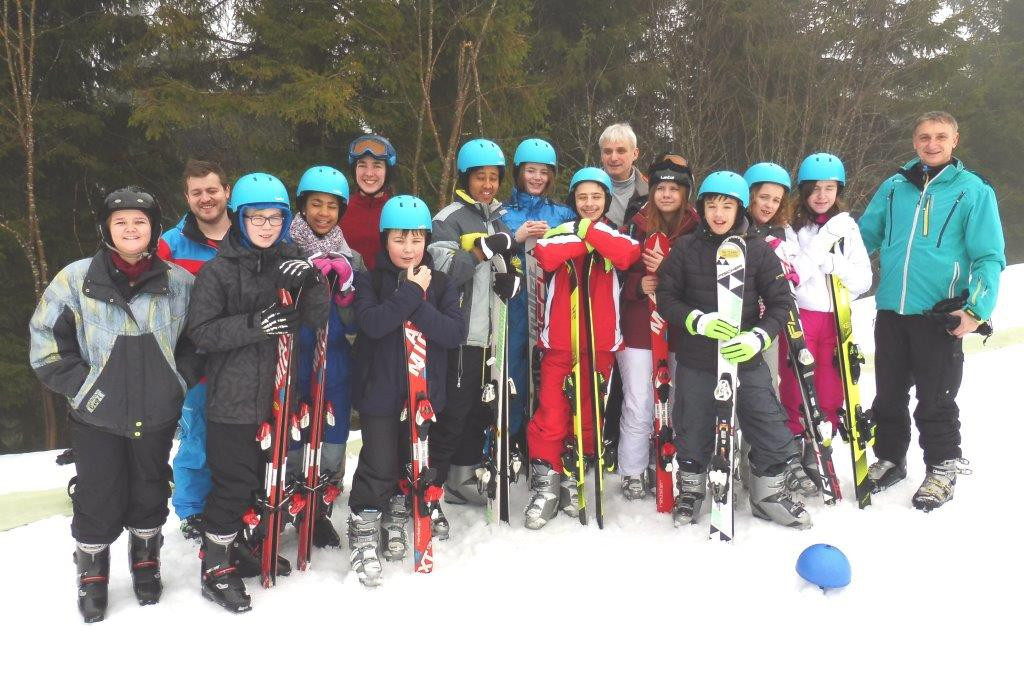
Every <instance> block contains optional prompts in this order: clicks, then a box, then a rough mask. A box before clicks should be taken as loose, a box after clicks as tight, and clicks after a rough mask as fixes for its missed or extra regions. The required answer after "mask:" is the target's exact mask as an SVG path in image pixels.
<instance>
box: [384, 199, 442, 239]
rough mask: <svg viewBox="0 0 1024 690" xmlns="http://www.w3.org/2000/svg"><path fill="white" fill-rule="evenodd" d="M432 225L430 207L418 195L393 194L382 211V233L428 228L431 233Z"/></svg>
mask: <svg viewBox="0 0 1024 690" xmlns="http://www.w3.org/2000/svg"><path fill="white" fill-rule="evenodd" d="M432 225H433V223H432V219H431V216H430V209H429V208H427V203H426V202H425V201H423V199H420V198H419V197H418V196H412V195H410V194H400V195H398V196H393V197H391V198H390V199H388V200H387V203H385V204H384V208H382V209H381V211H380V231H381V233H386V232H387V231H388V230H426V231H427V232H428V233H429V232H430V229H431V227H432Z"/></svg>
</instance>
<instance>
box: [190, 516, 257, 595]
mask: <svg viewBox="0 0 1024 690" xmlns="http://www.w3.org/2000/svg"><path fill="white" fill-rule="evenodd" d="M235 536H236V535H234V534H226V535H216V534H209V533H206V534H204V535H203V546H202V549H201V550H200V551H199V557H200V558H201V559H203V564H202V567H201V570H200V585H201V587H202V592H203V598H205V599H209V600H210V601H212V602H213V603H215V604H217V605H218V606H222V607H224V608H226V609H227V610H228V611H231V612H233V613H245V612H246V611H248V610H250V609H251V608H252V600H251V599H250V598H249V595H248V594H246V592H245V583H243V582H242V578H241V577H240V576H239V574H238V569H237V568H236V567H235V566H234V554H233V553H232V551H233V550H234V549H235Z"/></svg>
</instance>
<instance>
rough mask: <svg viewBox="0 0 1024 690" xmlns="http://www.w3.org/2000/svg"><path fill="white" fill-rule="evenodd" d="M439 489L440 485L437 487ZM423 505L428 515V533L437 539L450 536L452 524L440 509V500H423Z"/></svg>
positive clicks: (441, 539) (444, 538)
mask: <svg viewBox="0 0 1024 690" xmlns="http://www.w3.org/2000/svg"><path fill="white" fill-rule="evenodd" d="M438 489H440V487H438ZM423 507H424V508H425V509H426V511H427V515H429V516H430V534H431V536H432V537H433V538H434V539H437V540H438V541H445V540H446V539H448V537H450V536H451V533H452V526H451V523H450V522H448V518H447V517H445V515H444V511H442V510H441V501H425V502H424V504H423Z"/></svg>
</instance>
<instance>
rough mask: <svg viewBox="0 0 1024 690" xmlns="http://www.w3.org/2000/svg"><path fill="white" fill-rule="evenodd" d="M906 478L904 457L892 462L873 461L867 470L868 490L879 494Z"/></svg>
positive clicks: (905, 460)
mask: <svg viewBox="0 0 1024 690" xmlns="http://www.w3.org/2000/svg"><path fill="white" fill-rule="evenodd" d="M906 478H907V458H906V456H904V457H902V458H900V459H899V460H897V461H895V462H892V461H889V460H875V461H874V462H873V463H871V467H869V468H868V480H867V487H868V490H869V491H870V492H871V493H873V494H877V493H881V492H883V491H885V490H886V489H888V488H889V487H890V486H894V485H896V484H898V483H900V482H901V481H903V480H904V479H906Z"/></svg>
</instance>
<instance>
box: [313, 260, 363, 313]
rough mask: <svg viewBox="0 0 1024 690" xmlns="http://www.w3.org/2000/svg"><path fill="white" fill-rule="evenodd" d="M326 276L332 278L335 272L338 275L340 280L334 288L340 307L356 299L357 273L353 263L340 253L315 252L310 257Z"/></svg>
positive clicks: (336, 301)
mask: <svg viewBox="0 0 1024 690" xmlns="http://www.w3.org/2000/svg"><path fill="white" fill-rule="evenodd" d="M309 260H310V261H312V262H313V266H315V267H316V269H317V270H318V271H320V273H322V274H323V275H324V277H325V278H327V279H328V280H330V276H331V274H332V273H333V274H334V275H335V276H337V279H338V282H337V284H336V285H335V288H334V295H333V297H334V303H335V304H337V305H338V306H339V307H347V306H348V305H350V304H352V300H353V299H355V292H354V291H353V289H352V281H353V280H354V278H355V274H354V273H353V272H352V264H350V263H349V261H348V259H346V258H345V257H344V256H341V255H340V254H314V255H313V256H311V257H309Z"/></svg>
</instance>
